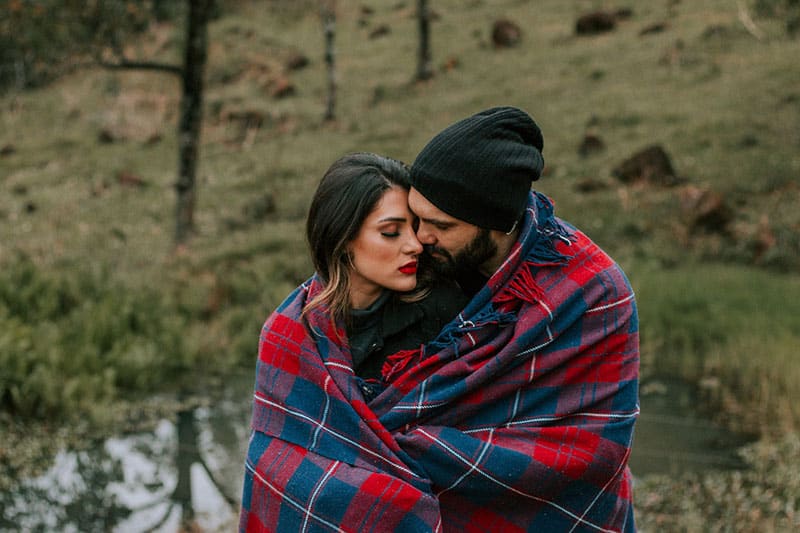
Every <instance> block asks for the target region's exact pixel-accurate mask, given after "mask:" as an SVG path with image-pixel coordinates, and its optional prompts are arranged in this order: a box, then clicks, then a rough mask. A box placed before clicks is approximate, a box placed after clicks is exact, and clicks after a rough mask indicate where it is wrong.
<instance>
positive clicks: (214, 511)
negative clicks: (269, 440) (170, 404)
mask: <svg viewBox="0 0 800 533" xmlns="http://www.w3.org/2000/svg"><path fill="white" fill-rule="evenodd" d="M234 418H235V417H234ZM227 422H228V423H229V424H231V427H233V425H234V424H235V422H234V421H232V420H231V419H230V418H228V419H227ZM213 425H214V424H209V431H208V432H206V433H205V436H206V437H207V440H208V439H210V443H211V445H212V446H213V448H214V449H217V450H218V449H219V444H220V443H218V442H217V437H222V440H223V441H227V440H229V439H230V435H228V434H225V432H224V431H223V432H222V433H218V432H217V431H215V430H214V428H213V427H211V426H213ZM234 434H235V432H234ZM200 439H201V433H200V431H199V428H198V421H197V417H196V416H195V411H194V410H184V411H181V412H179V413H178V416H177V422H176V424H174V425H172V424H168V423H166V422H165V423H163V425H162V427H161V428H160V429H157V430H156V431H155V432H154V433H153V434H139V435H132V436H129V437H126V438H118V439H109V440H108V441H106V442H105V445H99V446H97V447H96V448H94V449H91V450H86V451H80V452H60V453H59V455H58V457H57V458H56V460H55V461H54V465H53V466H52V467H51V469H50V470H49V471H48V472H47V473H46V474H45V475H43V476H41V477H39V478H36V479H32V480H26V481H24V482H22V483H20V484H19V485H18V487H17V488H16V489H15V490H13V491H10V492H7V493H2V494H0V511H2V513H0V531H5V530H10V531H63V530H77V531H111V530H114V529H119V530H122V531H167V530H169V529H171V528H175V527H177V529H178V530H180V531H201V530H203V525H202V524H203V522H204V520H203V518H204V516H205V517H206V518H207V519H208V518H210V519H211V520H220V518H222V519H224V517H225V516H228V515H230V518H231V519H235V517H236V514H237V510H238V501H237V500H236V499H235V498H233V497H231V496H230V492H229V490H226V488H225V487H224V485H223V484H222V483H221V482H219V481H218V476H217V475H215V474H214V469H212V468H209V465H208V464H207V461H206V459H205V457H204V454H203V453H201V448H200V446H199V444H200ZM226 444H231V443H230V442H225V444H224V445H226ZM233 444H234V450H238V448H239V446H237V445H236V444H238V443H233ZM224 445H223V447H224ZM236 454H237V452H236V451H233V453H232V454H231V455H236ZM223 455H225V456H226V457H227V455H228V450H227V449H226V453H225V454H223ZM231 464H233V463H231ZM231 464H225V463H224V462H223V463H222V464H216V465H214V464H212V466H216V471H223V472H224V471H225V470H231V469H232V467H231ZM235 464H236V466H237V467H238V466H239V465H240V464H241V460H240V458H238V457H237V460H236V463H235ZM198 467H199V469H198ZM199 470H201V471H202V472H204V473H205V477H206V479H207V482H208V483H207V484H206V485H207V486H210V487H211V488H212V490H213V491H214V492H216V494H217V495H218V496H217V497H216V498H215V501H214V502H205V501H198V500H199V498H198V497H199V496H201V494H198V493H197V486H198V485H196V484H195V483H193V479H192V473H193V471H194V473H195V478H197V475H198V471H199ZM238 470H240V469H239V468H237V471H238ZM195 481H198V480H197V479H195ZM200 481H202V480H200ZM229 485H230V483H229ZM204 496H205V497H207V496H208V494H205V495H204ZM195 505H197V506H198V508H197V509H195ZM209 514H211V515H212V516H210V517H209ZM201 515H202V516H201ZM176 522H177V523H176ZM178 524H179V525H178ZM228 526H230V524H228ZM217 527H224V526H223V525H221V524H219V525H217V526H212V528H214V529H216V528H217ZM227 529H230V527H228V528H227Z"/></svg>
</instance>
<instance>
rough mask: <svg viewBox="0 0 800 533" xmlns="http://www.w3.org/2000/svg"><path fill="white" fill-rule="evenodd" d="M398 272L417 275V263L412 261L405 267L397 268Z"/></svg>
mask: <svg viewBox="0 0 800 533" xmlns="http://www.w3.org/2000/svg"><path fill="white" fill-rule="evenodd" d="M398 270H399V271H400V272H402V273H403V274H416V273H417V262H416V261H412V262H410V263H406V264H405V265H403V266H401V267H400V268H398Z"/></svg>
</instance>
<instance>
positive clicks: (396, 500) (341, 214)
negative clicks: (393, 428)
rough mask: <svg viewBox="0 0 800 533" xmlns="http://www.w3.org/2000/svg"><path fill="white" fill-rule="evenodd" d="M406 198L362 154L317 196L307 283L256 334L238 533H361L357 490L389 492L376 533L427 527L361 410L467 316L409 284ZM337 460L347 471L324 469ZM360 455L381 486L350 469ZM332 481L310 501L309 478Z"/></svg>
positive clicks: (363, 471)
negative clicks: (417, 521)
mask: <svg viewBox="0 0 800 533" xmlns="http://www.w3.org/2000/svg"><path fill="white" fill-rule="evenodd" d="M408 189H409V180H408V171H407V169H406V167H405V166H404V165H403V164H402V163H400V162H397V161H394V160H391V159H388V158H384V157H381V156H378V155H375V154H367V153H358V154H351V155H347V156H345V157H343V158H341V159H339V160H338V161H336V162H335V163H334V164H333V165H332V166H331V167H330V168H329V169H328V171H327V172H326V173H325V175H324V177H323V178H322V181H321V182H320V185H319V187H318V189H317V191H316V193H315V195H314V198H313V200H312V202H311V207H310V210H309V215H308V221H307V228H306V229H307V238H308V242H309V246H310V250H311V255H312V259H313V263H314V267H315V269H316V275H315V276H314V277H312V278H311V279H310V280H308V281H307V282H306V283H304V284H303V285H302V286H300V287H298V288H297V289H296V290H295V291H294V292H293V293H292V294H291V295H290V296H289V297H288V298H287V299H286V301H284V302H283V303H282V304H281V305H280V306H279V307H278V309H277V310H276V311H275V312H274V313H273V314H272V315H271V316H270V317H269V318H268V319H267V322H266V323H265V325H264V328H263V330H262V334H261V339H260V343H259V360H258V365H257V379H256V390H255V401H254V410H253V423H252V428H253V434H252V437H251V441H250V446H249V449H248V457H247V462H246V471H245V484H244V495H243V502H242V506H243V509H242V514H241V518H240V529H241V530H242V531H300V530H303V529H304V528H305V527H310V528H311V529H312V530H317V529H319V528H320V527H321V526H324V525H325V524H327V526H324V527H323V529H331V528H332V529H336V528H339V527H341V528H343V529H345V530H359V529H362V528H363V526H364V525H365V522H364V518H365V516H366V515H365V513H367V511H368V508H374V506H373V503H374V497H372V496H370V497H366V498H360V497H359V498H356V499H353V498H352V494H351V493H353V492H354V491H355V492H360V491H363V490H364V489H365V487H366V488H367V489H368V490H378V491H379V492H385V491H387V490H388V491H389V494H390V497H388V499H386V498H383V497H381V499H382V500H386V503H387V505H389V507H390V508H387V510H386V512H382V513H379V514H378V515H375V519H374V520H376V522H375V523H378V522H377V521H379V528H380V529H381V530H394V529H395V526H397V527H401V525H402V524H403V523H404V521H407V520H408V519H409V517H410V516H411V515H410V514H409V513H408V510H407V508H406V507H407V506H406V505H404V503H409V504H413V505H415V506H417V507H419V506H420V505H422V506H423V507H424V508H425V509H427V510H426V511H425V512H423V514H424V515H426V516H428V517H429V519H430V521H431V523H432V522H433V521H435V520H436V518H435V517H436V515H437V512H436V502H435V498H434V497H433V496H432V495H431V494H429V492H430V491H429V490H428V489H429V487H428V486H427V482H426V481H425V480H424V478H422V477H421V476H419V475H418V474H415V473H414V472H411V471H410V470H409V469H408V468H407V467H406V466H405V464H406V463H408V462H409V461H410V459H409V458H407V457H405V454H403V452H402V451H401V450H400V449H399V447H398V446H397V444H396V443H395V442H394V440H393V439H392V438H391V436H390V435H389V434H388V432H387V431H386V430H385V429H383V428H382V427H381V425H380V423H379V422H378V421H377V417H376V416H375V415H374V414H373V413H371V411H370V410H369V407H368V406H367V403H368V402H369V401H370V400H372V399H373V398H375V397H376V396H378V395H379V394H380V392H381V390H382V388H383V383H382V381H383V378H384V377H386V376H388V375H390V374H391V373H392V372H394V371H395V370H396V365H398V364H399V365H406V364H408V363H409V361H411V360H413V357H409V355H411V354H419V353H420V346H421V345H422V344H423V343H425V342H427V341H429V340H432V339H433V338H434V337H435V336H436V335H437V334H438V332H439V331H440V330H441V329H442V327H443V326H444V325H445V324H446V323H448V322H449V321H450V320H451V319H452V318H453V317H454V316H455V315H456V314H457V313H458V311H459V310H460V309H461V307H462V305H463V303H464V302H465V298H464V296H463V295H462V293H461V291H460V290H459V289H458V288H457V287H456V286H455V285H448V284H444V283H437V284H436V285H437V286H436V287H431V286H430V285H432V284H431V283H430V280H428V283H427V285H428V287H423V285H424V284H418V281H419V280H418V277H419V276H418V274H420V254H421V253H422V246H421V244H420V243H419V241H418V240H417V238H416V235H415V219H414V215H413V213H412V212H411V211H410V210H409V208H408V203H407V197H408ZM391 354H399V356H395V357H388V356H389V355H391ZM311 420H313V421H319V422H313V425H314V427H315V430H314V431H313V432H311V433H309V431H308V430H307V429H308V427H309V426H308V425H307V424H306V423H300V424H298V423H296V422H297V421H304V422H308V421H311ZM349 447H352V448H353V450H354V453H351V454H350V455H352V456H353V461H352V463H351V464H346V465H345V464H342V463H341V462H340V461H338V460H336V461H333V460H331V459H329V458H331V457H339V456H340V455H341V453H342V452H343V450H344V451H345V453H348V452H347V449H348V448H349ZM366 449H369V450H372V452H371V453H372V459H370V461H376V462H378V463H381V468H380V470H381V473H376V472H375V468H374V466H371V465H369V464H365V463H364V460H363V459H361V458H358V457H356V455H357V454H358V452H357V451H356V450H362V451H363V450H366ZM367 462H369V461H367ZM331 469H335V470H338V471H339V472H338V473H337V474H336V477H337V479H340V480H344V481H343V482H342V483H340V484H338V485H337V484H335V483H334V484H328V485H326V488H325V489H324V490H321V489H320V487H319V486H317V485H316V483H315V481H316V480H318V475H317V474H318V473H319V472H330V473H332V471H331ZM383 472H386V473H383ZM392 494H393V496H391V495H392ZM359 502H360V503H359ZM362 505H363V508H362ZM378 516H380V518H378ZM334 522H336V523H338V524H339V526H334V525H333V524H334ZM423 529H424V528H423Z"/></svg>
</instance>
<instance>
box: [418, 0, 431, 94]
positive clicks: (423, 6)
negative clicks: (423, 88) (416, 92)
mask: <svg viewBox="0 0 800 533" xmlns="http://www.w3.org/2000/svg"><path fill="white" fill-rule="evenodd" d="M430 15H431V14H430V10H429V9H428V0H417V20H418V21H419V51H418V56H417V80H428V79H430V78H432V77H433V68H432V67H431V16H430Z"/></svg>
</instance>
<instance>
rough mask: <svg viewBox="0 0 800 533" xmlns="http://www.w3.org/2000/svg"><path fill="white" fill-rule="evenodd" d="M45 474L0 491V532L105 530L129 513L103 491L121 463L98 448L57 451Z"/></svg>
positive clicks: (118, 476) (118, 469) (115, 475)
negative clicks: (92, 449) (51, 465)
mask: <svg viewBox="0 0 800 533" xmlns="http://www.w3.org/2000/svg"><path fill="white" fill-rule="evenodd" d="M48 474H49V475H45V476H42V477H40V478H37V479H36V480H33V481H31V482H28V483H21V484H19V485H18V487H17V488H16V489H15V490H12V491H7V492H3V493H0V511H1V512H0V530H2V531H54V530H58V531H63V530H76V531H109V530H111V528H112V527H113V526H114V525H115V524H117V523H118V522H119V521H120V520H123V519H125V518H126V517H127V516H128V515H130V510H129V509H127V508H126V507H125V506H124V505H121V504H120V502H119V500H118V499H117V498H116V497H114V496H113V495H109V494H107V493H106V492H105V490H98V487H105V486H106V485H108V484H109V483H110V482H113V480H115V479H119V478H120V477H121V475H122V463H121V461H120V460H119V459H116V458H113V457H111V455H110V454H109V453H108V452H107V451H106V450H105V449H103V448H98V449H97V450H96V451H94V452H92V453H89V452H80V453H70V454H67V453H60V454H59V455H58V456H57V457H56V459H55V464H54V466H53V467H52V468H51V470H50V473H48Z"/></svg>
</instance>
